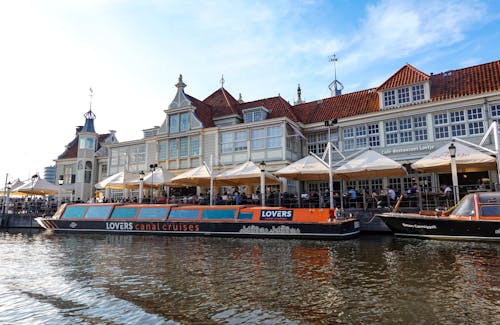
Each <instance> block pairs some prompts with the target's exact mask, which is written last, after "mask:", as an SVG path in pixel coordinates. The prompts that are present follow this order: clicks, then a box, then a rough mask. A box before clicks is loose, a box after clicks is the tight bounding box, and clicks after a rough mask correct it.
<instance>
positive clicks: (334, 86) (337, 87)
mask: <svg viewBox="0 0 500 325" xmlns="http://www.w3.org/2000/svg"><path fill="white" fill-rule="evenodd" d="M328 61H329V62H333V76H334V79H333V81H332V83H331V84H330V85H329V86H328V88H329V89H330V91H331V93H332V97H333V96H339V95H342V89H344V85H343V84H342V83H341V82H340V81H338V80H337V61H338V59H337V56H336V55H335V53H333V55H331V56H330V57H329V58H328Z"/></svg>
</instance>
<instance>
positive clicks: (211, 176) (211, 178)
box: [210, 154, 214, 206]
mask: <svg viewBox="0 0 500 325" xmlns="http://www.w3.org/2000/svg"><path fill="white" fill-rule="evenodd" d="M213 167H214V166H213V155H212V154H211V155H210V206H213V205H214V173H213Z"/></svg>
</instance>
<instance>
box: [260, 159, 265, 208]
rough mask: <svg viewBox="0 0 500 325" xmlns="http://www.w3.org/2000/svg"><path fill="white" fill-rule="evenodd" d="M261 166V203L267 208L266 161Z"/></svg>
mask: <svg viewBox="0 0 500 325" xmlns="http://www.w3.org/2000/svg"><path fill="white" fill-rule="evenodd" d="M259 166H260V195H261V199H260V202H261V205H262V206H265V205H266V181H265V175H264V173H265V172H266V163H265V161H261V162H260V164H259Z"/></svg>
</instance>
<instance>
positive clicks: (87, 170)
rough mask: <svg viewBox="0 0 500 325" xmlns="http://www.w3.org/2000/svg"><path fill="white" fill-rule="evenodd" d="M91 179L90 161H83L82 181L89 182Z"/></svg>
mask: <svg viewBox="0 0 500 325" xmlns="http://www.w3.org/2000/svg"><path fill="white" fill-rule="evenodd" d="M91 181H92V163H91V162H90V161H87V162H85V177H84V180H83V182H84V183H87V184H88V183H90V182H91Z"/></svg>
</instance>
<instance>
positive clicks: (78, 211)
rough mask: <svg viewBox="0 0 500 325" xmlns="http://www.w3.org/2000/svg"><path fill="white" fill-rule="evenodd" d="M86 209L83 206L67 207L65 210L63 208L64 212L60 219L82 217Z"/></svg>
mask: <svg viewBox="0 0 500 325" xmlns="http://www.w3.org/2000/svg"><path fill="white" fill-rule="evenodd" d="M86 209H87V207H85V206H74V207H67V208H66V210H64V213H63V215H62V217H61V219H79V218H83V214H84V213H85V210H86Z"/></svg>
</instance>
